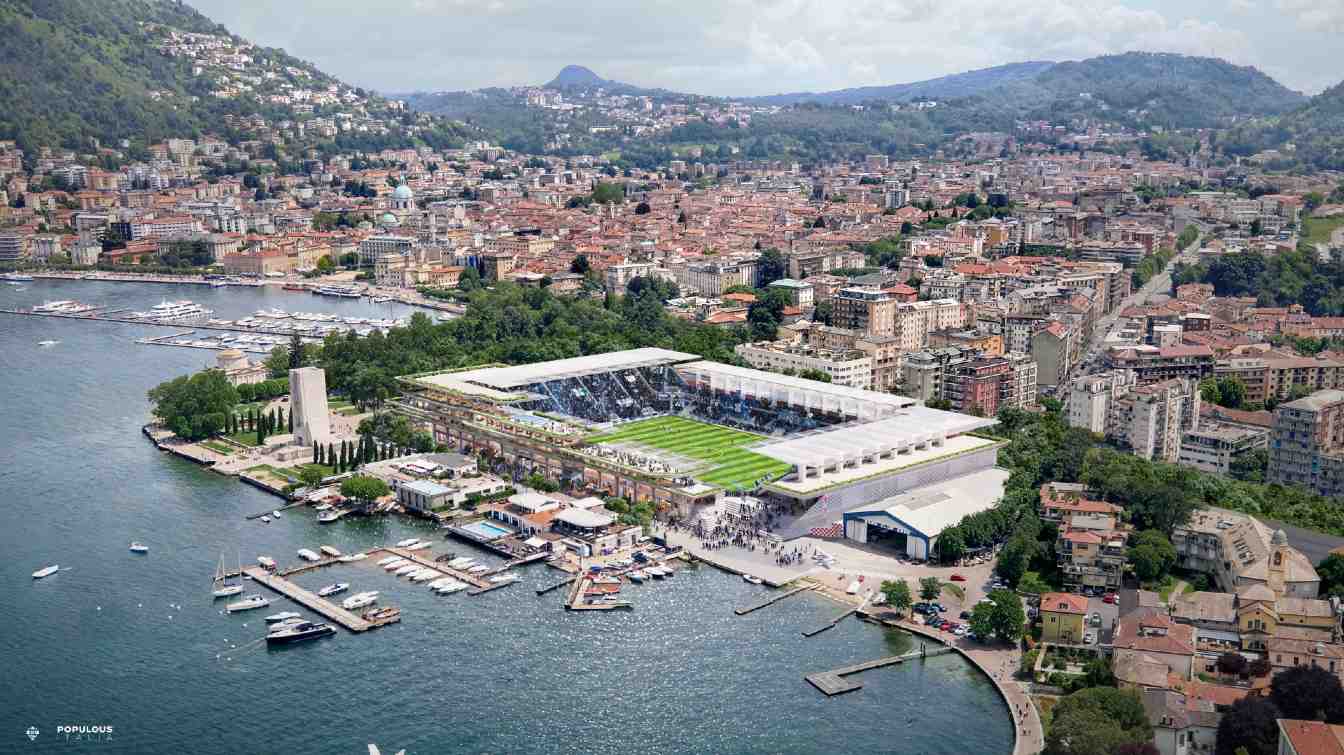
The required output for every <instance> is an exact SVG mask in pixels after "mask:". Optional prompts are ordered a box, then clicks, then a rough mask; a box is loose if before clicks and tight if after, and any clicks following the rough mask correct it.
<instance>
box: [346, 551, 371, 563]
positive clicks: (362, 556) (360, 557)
mask: <svg viewBox="0 0 1344 755" xmlns="http://www.w3.org/2000/svg"><path fill="white" fill-rule="evenodd" d="M368 557H369V554H367V553H363V552H360V553H356V554H355V555H353V556H342V557H341V558H348V559H350V560H351V561H363V560H364V559H366V558H368Z"/></svg>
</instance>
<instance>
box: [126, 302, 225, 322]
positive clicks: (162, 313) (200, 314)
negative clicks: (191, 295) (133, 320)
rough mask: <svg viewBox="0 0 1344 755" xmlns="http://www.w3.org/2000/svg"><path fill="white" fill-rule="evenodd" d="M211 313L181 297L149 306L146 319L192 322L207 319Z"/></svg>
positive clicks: (212, 312)
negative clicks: (180, 298)
mask: <svg viewBox="0 0 1344 755" xmlns="http://www.w3.org/2000/svg"><path fill="white" fill-rule="evenodd" d="M137 314H138V313H137ZM212 314H214V311H212V310H209V309H206V308H205V307H202V306H201V305H199V304H196V303H195V302H192V301H191V300H189V299H182V300H180V301H164V302H160V303H158V304H155V305H154V306H152V307H150V308H149V312H148V313H146V319H150V320H155V321H157V322H193V321H196V320H208V319H209V318H210V315H212Z"/></svg>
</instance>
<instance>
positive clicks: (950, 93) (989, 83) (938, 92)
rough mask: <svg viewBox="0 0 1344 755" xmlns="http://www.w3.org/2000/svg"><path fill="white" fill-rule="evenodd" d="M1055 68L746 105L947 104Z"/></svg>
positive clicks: (1010, 68)
mask: <svg viewBox="0 0 1344 755" xmlns="http://www.w3.org/2000/svg"><path fill="white" fill-rule="evenodd" d="M1053 65H1055V64H1054V63H1050V62H1046V61H1035V62H1027V63H1008V64H1007V65H1001V66H994V67H992V68H982V69H980V70H977V71H966V72H964V73H954V74H952V75H950V76H939V77H938V78H934V79H926V80H924V81H914V82H911V83H909V84H887V85H885V86H866V87H852V88H849V89H835V90H832V91H828V92H790V93H788V94H770V95H766V96H764V97H748V98H746V100H745V101H746V102H750V103H753V104H760V105H796V104H798V103H800V102H819V103H822V104H827V105H835V104H840V105H853V104H858V103H861V102H871V101H873V100H891V101H898V102H904V101H906V100H912V99H926V100H945V99H947V98H949V97H968V96H970V95H973V94H980V93H981V92H986V91H989V90H991V89H994V88H995V87H1001V86H1004V85H1006V84H1009V83H1012V82H1015V81H1021V80H1023V79H1032V78H1034V77H1036V76H1037V75H1038V74H1040V73H1041V72H1042V71H1044V70H1046V69H1048V68H1050V67H1051V66H1053Z"/></svg>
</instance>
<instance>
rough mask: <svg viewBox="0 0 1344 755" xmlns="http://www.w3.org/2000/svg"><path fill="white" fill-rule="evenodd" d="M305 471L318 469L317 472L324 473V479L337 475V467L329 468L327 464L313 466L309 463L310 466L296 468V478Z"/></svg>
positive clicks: (303, 465) (304, 465)
mask: <svg viewBox="0 0 1344 755" xmlns="http://www.w3.org/2000/svg"><path fill="white" fill-rule="evenodd" d="M305 469H316V470H317V471H319V472H321V473H322V476H323V477H330V476H332V475H334V474H336V468H335V467H329V466H327V465H326V464H312V463H308V464H300V465H299V466H297V467H295V468H294V476H295V477H298V476H299V472H302V471H303V470H305Z"/></svg>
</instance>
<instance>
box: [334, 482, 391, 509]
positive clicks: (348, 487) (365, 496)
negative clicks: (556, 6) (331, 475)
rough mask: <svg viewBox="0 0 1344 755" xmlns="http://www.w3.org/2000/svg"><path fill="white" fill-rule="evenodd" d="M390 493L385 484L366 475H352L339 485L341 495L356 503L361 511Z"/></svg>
mask: <svg viewBox="0 0 1344 755" xmlns="http://www.w3.org/2000/svg"><path fill="white" fill-rule="evenodd" d="M390 492H391V490H389V489H388V487H387V483H385V482H383V481H382V480H380V479H378V478H377V477H370V476H368V475H354V476H353V477H348V478H346V479H345V481H343V482H342V483H341V495H342V496H344V497H346V498H349V499H352V500H355V501H358V502H359V505H360V508H363V509H367V508H368V507H369V505H370V504H372V503H373V502H374V501H376V500H378V499H379V498H382V497H383V496H385V495H387V494H388V493H390Z"/></svg>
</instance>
